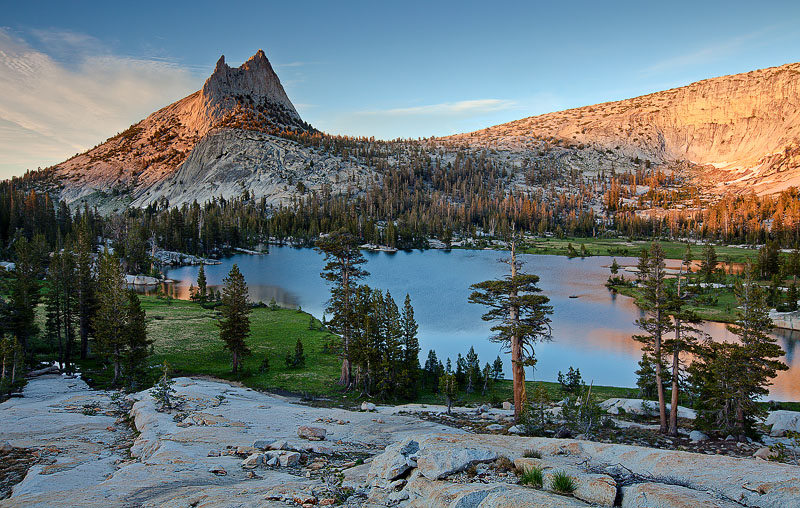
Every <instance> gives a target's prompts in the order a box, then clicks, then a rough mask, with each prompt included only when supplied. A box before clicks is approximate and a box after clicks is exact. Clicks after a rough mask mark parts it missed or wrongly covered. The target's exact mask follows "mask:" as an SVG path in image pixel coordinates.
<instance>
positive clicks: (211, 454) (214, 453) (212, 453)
mask: <svg viewBox="0 0 800 508" xmlns="http://www.w3.org/2000/svg"><path fill="white" fill-rule="evenodd" d="M219 456H220V453H219V450H210V451H209V452H208V457H219Z"/></svg>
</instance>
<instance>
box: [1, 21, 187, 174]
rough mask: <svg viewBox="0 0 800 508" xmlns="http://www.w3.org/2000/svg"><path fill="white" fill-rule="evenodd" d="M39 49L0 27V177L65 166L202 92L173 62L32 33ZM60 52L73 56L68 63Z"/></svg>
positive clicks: (75, 37)
mask: <svg viewBox="0 0 800 508" xmlns="http://www.w3.org/2000/svg"><path fill="white" fill-rule="evenodd" d="M33 37H35V38H36V39H37V40H38V41H39V42H40V43H42V45H43V47H44V48H45V50H43V51H40V50H37V49H34V48H33V47H32V46H31V45H30V44H28V43H27V42H25V41H24V40H22V39H19V38H17V37H14V36H13V35H11V34H10V33H9V32H8V31H5V30H3V29H2V28H0V177H3V178H7V177H9V176H12V175H14V174H20V173H22V172H23V171H24V170H25V169H26V168H30V169H34V168H36V167H38V166H41V167H45V166H48V165H51V164H54V163H57V162H60V161H62V160H64V159H66V158H68V157H70V156H72V155H74V154H75V153H77V152H80V151H83V150H86V149H88V148H91V147H92V146H94V145H96V144H97V143H99V142H101V141H103V140H105V139H106V138H108V137H110V136H112V135H114V134H115V133H116V132H119V131H121V130H124V129H125V128H127V127H128V126H129V125H131V124H132V123H135V122H137V121H139V120H141V119H142V118H144V117H145V116H147V115H148V114H149V113H151V112H153V111H154V110H156V109H158V108H160V107H163V106H165V105H167V104H169V103H171V102H173V101H175V100H177V99H180V98H182V97H184V96H186V95H188V94H189V93H191V92H192V91H194V90H196V89H197V88H198V86H199V83H198V79H197V78H195V77H193V76H192V75H191V73H190V72H189V71H188V70H187V69H185V68H182V67H179V66H177V65H175V64H174V63H171V62H168V61H164V60H151V59H142V58H134V57H124V56H116V55H113V54H108V53H104V52H103V50H102V48H101V47H100V45H99V43H98V42H97V41H96V40H94V39H92V38H91V37H88V36H85V35H82V34H77V33H72V32H55V31H54V32H43V31H37V32H35V33H33ZM55 47H58V48H59V50H58V54H59V55H62V56H63V55H65V54H69V55H70V56H71V57H72V58H73V59H74V61H72V62H64V61H63V60H64V59H63V58H62V59H58V58H56V57H55V56H54V55H53V54H51V53H54V52H55V50H53V52H51V51H49V50H48V49H47V48H55Z"/></svg>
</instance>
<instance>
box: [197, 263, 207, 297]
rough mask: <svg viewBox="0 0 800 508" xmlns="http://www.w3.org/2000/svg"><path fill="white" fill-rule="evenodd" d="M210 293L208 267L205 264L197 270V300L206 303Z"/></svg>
mask: <svg viewBox="0 0 800 508" xmlns="http://www.w3.org/2000/svg"><path fill="white" fill-rule="evenodd" d="M207 295H208V283H207V281H206V269H205V266H204V265H203V264H201V265H200V269H199V270H197V300H198V301H199V302H200V303H205V301H206V298H207Z"/></svg>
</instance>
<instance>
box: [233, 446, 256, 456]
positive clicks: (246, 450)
mask: <svg viewBox="0 0 800 508" xmlns="http://www.w3.org/2000/svg"><path fill="white" fill-rule="evenodd" d="M257 451H258V449H257V448H253V447H252V446H237V447H236V455H252V454H254V453H256V452H257Z"/></svg>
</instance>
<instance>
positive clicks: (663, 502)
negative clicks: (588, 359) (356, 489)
mask: <svg viewBox="0 0 800 508" xmlns="http://www.w3.org/2000/svg"><path fill="white" fill-rule="evenodd" d="M414 442H415V443H418V446H419V449H418V451H416V452H415V454H414V455H415V461H416V463H417V464H418V467H417V468H413V467H409V468H407V469H405V470H403V471H402V473H400V475H399V476H394V477H393V478H394V479H395V481H396V480H397V478H408V480H407V483H406V484H405V485H404V486H402V487H401V488H400V489H399V490H400V491H403V492H404V493H405V494H404V495H403V496H399V495H398V494H396V492H398V489H397V487H396V485H397V484H396V483H395V484H392V483H389V480H390V477H388V476H386V475H385V474H384V473H385V472H386V471H388V470H387V469H386V468H384V467H383V465H382V464H384V462H383V461H384V458H383V456H382V455H379V456H378V457H376V458H375V459H374V461H373V467H372V468H371V469H370V478H371V485H372V487H373V488H372V492H371V494H370V498H371V499H373V500H376V501H379V502H380V501H381V500H387V496H388V495H389V494H393V495H394V498H395V499H397V498H399V497H404V498H406V499H407V501H403V502H405V503H407V504H408V506H430V507H438V506H441V507H450V506H494V505H493V504H487V503H489V501H487V500H489V499H492V500H493V499H495V497H496V496H498V495H501V494H502V495H503V496H510V495H512V493H513V496H514V497H515V498H516V499H517V500H518V502H522V501H519V500H520V499H528V501H526V502H529V503H531V504H530V505H528V504H520V506H588V505H590V504H593V505H599V506H614V505H615V503H618V502H619V500H620V499H621V500H622V501H621V502H622V505H623V506H637V507H638V506H659V507H664V508H667V507H670V508H672V507H674V508H678V507H689V506H718V507H721V508H729V507H733V506H752V507H762V508H767V507H774V508H777V507H782V506H792V503H794V502H795V501H796V499H798V497H797V496H798V494H800V468H797V467H795V466H789V465H785V464H776V463H767V462H763V461H755V460H754V459H736V458H731V457H725V456H716V455H714V456H712V455H702V454H694V453H688V452H680V451H671V450H658V449H648V448H640V447H636V446H627V445H614V444H603V443H594V442H588V441H578V440H558V439H550V438H521V437H511V436H497V435H470V436H466V435H429V436H421V437H415V438H414ZM410 445H411V441H410V440H407V441H405V442H404V443H398V444H397V445H394V446H393V447H392V448H391V449H389V450H387V453H388V454H392V455H394V454H396V453H397V451H398V450H399V449H402V448H403V447H404V446H410ZM414 447H415V446H414ZM526 450H527V451H528V452H527V453H529V454H531V455H537V456H540V457H541V458H525V457H521V455H522V453H523V451H526ZM491 456H495V457H507V458H508V459H511V460H513V461H514V463H515V465H516V466H517V468H518V469H519V470H520V471H524V470H526V469H531V468H534V467H535V468H538V469H539V470H541V471H542V472H543V479H544V481H543V485H542V486H541V487H542V488H543V490H536V489H534V488H533V487H521V486H517V485H513V487H512V486H511V485H509V483H511V484H516V481H511V482H509V480H508V477H507V476H506V477H503V476H499V477H497V478H494V479H489V480H487V479H486V478H482V477H480V475H477V476H475V478H476V479H475V480H474V481H470V480H469V475H467V476H466V477H464V476H463V475H462V476H459V475H458V474H457V472H458V471H460V470H464V469H466V468H468V467H473V466H475V465H476V464H480V463H482V462H485V461H486V460H487V459H489V457H491ZM452 457H461V459H459V460H458V467H452V466H453V461H454V459H453V458H452ZM500 460H502V459H500ZM422 464H425V465H426V466H425V467H426V470H427V471H437V472H438V471H441V472H442V474H435V475H428V474H425V471H424V470H423V469H422ZM397 472H398V470H393V471H392V474H396V473H397ZM556 473H562V474H565V475H567V476H569V477H571V478H573V484H574V487H575V489H574V491H573V492H572V493H571V494H570V497H567V498H565V497H564V496H563V495H561V494H559V493H558V492H557V489H556V487H555V485H554V482H553V478H554V476H555V474H556ZM520 489H521V490H520ZM626 498H627V499H626ZM548 502H549V503H551V504H549V505H548V504H547V503H548ZM559 503H563V504H559ZM643 503H644V504H643ZM647 503H649V504H647Z"/></svg>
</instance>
